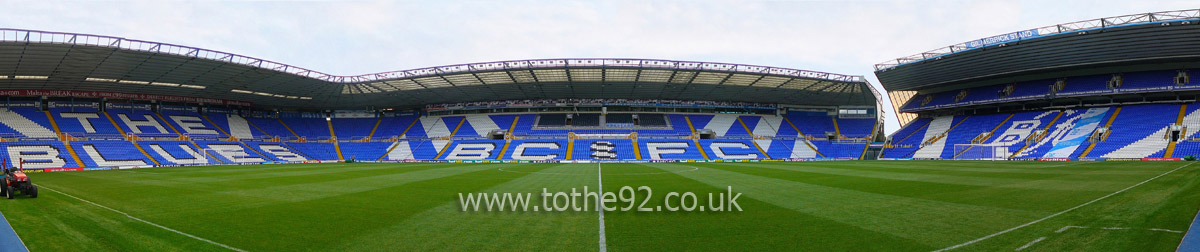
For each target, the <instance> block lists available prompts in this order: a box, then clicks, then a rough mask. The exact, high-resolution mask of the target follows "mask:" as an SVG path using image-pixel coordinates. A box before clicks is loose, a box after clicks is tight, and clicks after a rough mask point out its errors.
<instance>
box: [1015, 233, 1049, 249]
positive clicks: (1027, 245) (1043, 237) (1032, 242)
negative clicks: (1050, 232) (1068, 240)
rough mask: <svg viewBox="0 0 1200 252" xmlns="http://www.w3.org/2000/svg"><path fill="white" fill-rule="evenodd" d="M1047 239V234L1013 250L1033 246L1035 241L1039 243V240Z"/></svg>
mask: <svg viewBox="0 0 1200 252" xmlns="http://www.w3.org/2000/svg"><path fill="white" fill-rule="evenodd" d="M1045 239H1046V237H1045V236H1042V237H1038V238H1037V239H1034V240H1033V241H1031V242H1029V243H1026V244H1025V245H1023V246H1021V247H1020V248H1017V249H1016V250H1013V251H1021V250H1022V249H1026V248H1029V246H1033V244H1034V243H1038V242H1040V241H1042V240H1045Z"/></svg>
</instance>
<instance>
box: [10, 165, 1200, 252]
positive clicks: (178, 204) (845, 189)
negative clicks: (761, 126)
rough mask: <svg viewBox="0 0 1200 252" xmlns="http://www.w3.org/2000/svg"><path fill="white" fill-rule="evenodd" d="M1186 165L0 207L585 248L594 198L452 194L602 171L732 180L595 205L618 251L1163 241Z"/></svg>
mask: <svg viewBox="0 0 1200 252" xmlns="http://www.w3.org/2000/svg"><path fill="white" fill-rule="evenodd" d="M1188 164H1190V163H1184V162H971V161H847V162H798V163H695V164H603V165H602V166H603V168H602V173H597V164H296V165H255V166H216V167H184V168H154V169H138V170H119V171H89V172H63V173H36V174H31V175H30V176H31V177H32V179H33V181H34V182H35V183H37V184H38V185H40V186H41V187H42V188H43V189H42V190H41V195H40V197H39V198H37V199H29V198H25V197H19V198H18V199H15V200H0V212H3V214H4V215H5V216H6V217H7V218H8V220H9V221H10V222H11V224H12V225H13V228H14V229H15V230H16V231H17V233H18V234H19V235H20V236H21V238H22V239H23V240H24V241H25V243H26V244H27V245H28V247H29V248H30V250H32V251H82V250H88V251H94V250H121V251H127V250H152V251H164V250H186V251H228V250H230V249H228V248H225V247H221V246H218V245H216V244H223V245H226V246H229V247H230V248H235V249H241V250H247V251H296V250H324V251H348V250H456V251H472V250H506V251H513V250H548V251H594V250H597V249H598V248H599V246H600V244H599V242H598V241H599V239H600V231H599V227H600V224H599V218H598V213H597V212H595V211H584V212H545V211H541V212H532V211H526V212H511V211H508V212H483V211H479V212H476V211H465V212H464V211H462V210H461V206H460V203H459V200H458V194H459V193H473V192H497V193H534V194H535V195H536V194H537V193H540V192H541V191H542V188H546V189H547V190H549V191H551V192H554V191H570V189H571V188H577V189H582V188H583V187H584V186H588V188H589V190H595V187H596V186H597V181H598V179H600V177H599V176H603V177H602V179H603V187H604V190H605V191H609V192H616V191H617V190H618V189H619V188H620V187H622V186H632V187H638V186H648V187H650V188H651V189H652V190H653V194H654V195H653V198H651V199H650V200H648V201H647V202H648V203H647V204H646V205H645V207H649V208H657V207H658V206H661V205H663V202H664V200H663V197H664V195H665V194H666V193H668V192H680V193H682V192H693V193H695V194H697V195H700V197H701V198H702V199H701V203H702V204H703V203H706V202H707V199H704V197H706V196H704V195H707V194H708V193H714V194H715V193H722V192H725V191H726V188H727V187H732V188H733V191H734V193H742V196H741V197H740V198H739V199H738V203H739V205H740V206H741V208H742V209H743V211H741V212H711V211H709V212H623V211H613V212H605V213H604V223H605V225H604V227H605V231H604V233H605V238H606V242H605V245H606V246H607V249H610V250H613V251H646V250H706V251H722V250H768V249H769V250H811V251H845V250H855V251H864V250H870V251H878V250H887V251H931V250H938V249H943V248H947V247H952V246H956V245H961V246H960V247H957V248H955V249H954V250H952V251H1012V250H1015V249H1017V248H1022V247H1024V248H1022V250H1021V251H1064V250H1069V251H1114V250H1121V251H1128V250H1136V251H1174V250H1175V248H1176V246H1177V245H1178V244H1179V242H1180V239H1182V238H1183V235H1184V234H1183V233H1182V232H1183V231H1187V228H1188V225H1189V224H1190V222H1191V220H1192V218H1193V217H1194V216H1195V215H1196V212H1197V208H1198V207H1200V186H1198V184H1197V182H1198V179H1197V178H1198V177H1200V164H1198V165H1188ZM1185 165H1188V166H1185ZM1181 167H1182V168H1181ZM600 174H602V175H600ZM1163 174H1165V175H1163ZM1160 175H1161V176H1160ZM1156 177H1157V178H1156ZM1151 178H1154V179H1153V180H1150V179H1151ZM1144 181H1148V182H1145V183H1142V182H1144ZM1139 183H1142V184H1139ZM1135 185H1136V186H1135ZM1126 189H1128V190H1126ZM1122 190H1124V191H1122ZM1114 192H1119V193H1115V194H1114ZM639 194H641V192H639ZM639 196H640V195H639ZM1097 199H1099V200H1097ZM84 200H86V201H87V202H85V201H84ZM641 201H642V200H641V199H640V198H639V199H638V200H637V202H638V203H640V202H641ZM88 202H92V203H95V204H92V203H88ZM540 204H541V200H540V198H538V199H535V200H534V201H533V202H532V203H531V205H540ZM620 206H622V207H624V206H625V204H624V203H621V204H620ZM1047 217H1049V218H1047ZM171 230H175V231H177V232H173V231H171ZM1006 230H1007V231H1006ZM201 239H204V240H208V241H212V242H211V243H210V242H206V241H204V240H201ZM1035 241H1036V242H1035ZM964 244H965V245H964Z"/></svg>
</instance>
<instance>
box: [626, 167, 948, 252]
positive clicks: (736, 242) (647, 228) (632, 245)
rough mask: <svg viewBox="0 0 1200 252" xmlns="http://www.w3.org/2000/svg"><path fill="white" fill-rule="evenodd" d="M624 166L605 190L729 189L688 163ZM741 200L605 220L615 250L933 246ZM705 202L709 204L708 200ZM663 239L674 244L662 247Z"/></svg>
mask: <svg viewBox="0 0 1200 252" xmlns="http://www.w3.org/2000/svg"><path fill="white" fill-rule="evenodd" d="M621 165H623V166H625V169H624V170H626V171H627V173H628V174H621V173H616V172H613V173H608V171H609V170H610V168H609V167H610V166H616V165H615V164H614V165H605V169H606V176H605V178H604V182H605V185H604V186H605V188H606V190H607V191H610V192H616V191H618V190H620V188H621V187H622V186H631V187H637V186H642V185H646V186H649V187H651V188H652V190H653V193H654V195H655V198H653V199H651V200H650V201H649V203H647V206H648V207H650V208H657V207H658V206H660V205H662V202H663V200H664V199H663V198H664V196H665V194H666V193H668V192H693V193H695V194H697V195H698V197H702V198H704V199H702V201H704V202H707V200H708V199H707V195H708V194H709V193H718V194H719V193H726V190H727V188H726V187H724V186H717V185H712V184H707V183H702V182H700V181H697V180H693V179H691V178H688V177H685V176H682V174H687V173H692V172H694V171H693V169H690V168H689V167H692V166H690V165H673V164H621ZM643 169H644V170H651V169H653V170H660V171H663V172H664V173H657V174H645V173H646V172H645V171H639V170H643ZM611 170H613V171H616V170H618V169H611ZM695 171H698V170H695ZM630 174H640V175H630ZM733 191H734V193H735V194H736V193H743V192H744V191H742V190H740V189H739V188H738V187H736V186H735V187H734V188H733ZM639 193H640V192H639ZM794 200H800V199H794ZM638 201H640V199H639V200H638ZM737 201H738V204H739V205H740V206H741V208H742V210H743V211H741V212H710V211H706V212H666V213H660V212H654V213H646V212H622V211H618V212H606V213H605V219H606V222H608V223H610V225H609V228H608V230H607V231H608V236H609V247H610V248H613V250H614V251H617V250H635V251H636V250H649V249H652V248H661V249H671V250H714V251H722V250H750V251H754V250H764V251H771V250H796V249H802V250H813V251H855V250H910V251H921V250H928V249H932V248H933V247H932V246H928V245H925V244H922V243H920V242H917V241H915V240H911V239H907V238H904V237H899V236H895V235H891V234H887V233H882V232H876V231H873V230H866V229H863V228H861V227H857V226H853V225H849V224H845V223H841V222H838V221H836V220H832V219H828V218H823V217H820V216H815V215H811V214H807V213H803V212H799V211H794V210H792V209H787V208H783V207H780V206H777V205H774V204H770V203H768V202H763V201H759V200H756V199H754V198H748V197H746V195H745V194H743V195H742V196H740V197H739V198H738V200H737ZM701 205H704V206H707V203H704V204H701ZM622 206H624V205H622ZM635 207H636V206H635ZM663 244H670V245H669V246H667V247H663Z"/></svg>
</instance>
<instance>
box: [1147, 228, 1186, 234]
mask: <svg viewBox="0 0 1200 252" xmlns="http://www.w3.org/2000/svg"><path fill="white" fill-rule="evenodd" d="M1147 230H1150V231H1160V232H1170V233H1177V234H1180V233H1183V231H1179V230H1170V229H1161V228H1151V229H1147Z"/></svg>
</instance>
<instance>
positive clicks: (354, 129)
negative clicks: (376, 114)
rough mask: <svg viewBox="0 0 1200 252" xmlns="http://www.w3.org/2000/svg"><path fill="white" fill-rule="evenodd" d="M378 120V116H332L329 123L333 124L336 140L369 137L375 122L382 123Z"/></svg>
mask: <svg viewBox="0 0 1200 252" xmlns="http://www.w3.org/2000/svg"><path fill="white" fill-rule="evenodd" d="M380 120H381V119H378V118H333V119H330V123H332V124H333V132H334V133H336V134H337V138H338V140H353V139H362V138H367V137H370V136H371V131H372V130H374V129H375V126H376V125H375V123H376V122H379V123H380V124H383V122H382V121H380ZM380 126H382V125H380ZM406 126H407V125H406Z"/></svg>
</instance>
